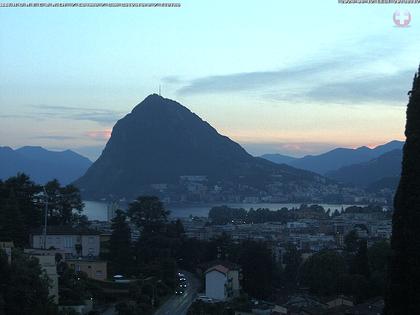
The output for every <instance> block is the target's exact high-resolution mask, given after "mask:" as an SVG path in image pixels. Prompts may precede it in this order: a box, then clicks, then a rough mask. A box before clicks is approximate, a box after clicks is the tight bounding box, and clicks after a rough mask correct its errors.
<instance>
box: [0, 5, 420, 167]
mask: <svg viewBox="0 0 420 315" xmlns="http://www.w3.org/2000/svg"><path fill="white" fill-rule="evenodd" d="M2 2H12V1H2ZM13 2H19V1H13ZM21 2H22V1H21ZM25 2H28V1H25ZM37 2H38V1H37ZM61 2H71V1H68V0H67V1H61ZM89 2H95V1H89ZM96 2H98V1H96ZM126 2H129V1H126ZM131 2H133V1H131ZM161 2H162V1H161ZM179 3H180V4H181V7H178V8H9V7H0V146H10V147H12V148H17V147H21V146H24V145H40V146H43V147H45V148H48V149H52V150H64V149H73V150H75V151H76V152H79V153H81V154H83V155H85V156H88V157H89V158H91V159H92V160H94V159H96V158H97V157H98V155H99V154H100V153H101V151H102V149H103V148H104V146H105V144H106V141H107V139H108V138H109V136H110V135H111V131H112V127H113V125H114V124H115V122H116V121H117V120H118V119H120V118H122V117H124V115H126V114H127V113H129V112H130V111H131V110H132V108H133V107H134V106H135V105H137V104H138V103H140V102H141V101H142V100H143V99H144V98H145V97H146V96H147V95H149V94H151V93H156V92H158V89H159V85H161V88H162V96H164V97H167V98H171V99H174V100H177V101H178V102H180V103H182V104H183V105H184V106H186V107H188V108H189V109H190V110H191V111H193V112H195V113H196V114H198V115H199V116H200V117H201V118H202V119H204V120H206V121H208V122H209V123H210V124H211V125H213V126H214V127H215V128H216V129H217V130H218V131H219V132H220V133H222V134H224V135H227V136H228V137H230V138H231V139H233V140H234V141H237V142H239V143H240V144H241V145H242V146H244V147H245V148H246V149H247V150H248V151H249V152H250V153H251V154H254V155H261V154H264V153H282V154H287V155H292V156H304V155H306V154H318V153H321V152H325V151H327V150H329V149H332V148H335V147H338V146H340V147H358V146H362V145H367V146H370V147H374V146H376V145H379V144H383V143H385V142H388V141H391V140H394V139H399V140H403V139H404V134H403V132H404V125H405V109H406V104H407V100H408V98H407V97H408V96H407V92H408V91H409V90H410V87H411V84H412V79H413V76H414V73H415V72H416V70H417V69H418V65H419V62H420V56H419V51H420V41H419V40H418V39H419V38H420V4H418V5H403V4H400V5H394V4H363V5H362V4H346V5H344V4H339V3H338V2H337V0H318V1H315V0H293V1H278V0H273V1H270V0H268V1H263V2H261V1H239V0H231V1H222V0H211V1H210V0H200V1H197V0H180V1H179ZM397 10H398V11H400V12H401V14H403V13H404V12H406V11H408V12H410V13H411V17H412V19H411V23H410V24H409V27H397V26H396V25H395V23H394V20H393V15H394V13H395V12H396V11H397Z"/></svg>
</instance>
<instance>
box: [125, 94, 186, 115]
mask: <svg viewBox="0 0 420 315" xmlns="http://www.w3.org/2000/svg"><path fill="white" fill-rule="evenodd" d="M150 111H153V112H160V113H163V112H168V111H169V112H170V111H172V112H173V111H186V112H190V110H189V109H188V108H186V107H185V106H183V105H181V104H180V103H178V102H176V101H174V100H171V99H169V98H164V97H162V96H160V95H158V94H151V95H149V96H147V97H146V98H145V99H144V100H143V101H142V102H141V103H139V104H138V105H137V106H136V107H134V108H133V110H132V111H131V113H132V114H137V113H142V112H150Z"/></svg>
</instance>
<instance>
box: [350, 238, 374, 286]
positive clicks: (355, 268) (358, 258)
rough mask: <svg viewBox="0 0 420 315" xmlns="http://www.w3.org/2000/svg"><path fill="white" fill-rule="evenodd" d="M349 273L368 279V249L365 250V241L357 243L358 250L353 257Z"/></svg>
mask: <svg viewBox="0 0 420 315" xmlns="http://www.w3.org/2000/svg"><path fill="white" fill-rule="evenodd" d="M351 272H352V273H353V274H358V275H362V276H365V277H366V278H369V276H370V268H369V258H368V249H367V241H366V240H360V241H359V248H358V249H357V252H356V254H355V255H354V257H353V263H352V266H351Z"/></svg>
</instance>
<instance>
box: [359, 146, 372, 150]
mask: <svg viewBox="0 0 420 315" xmlns="http://www.w3.org/2000/svg"><path fill="white" fill-rule="evenodd" d="M356 150H357V151H370V150H372V149H371V148H369V147H367V146H365V145H364V146H361V147H358V148H357V149H356Z"/></svg>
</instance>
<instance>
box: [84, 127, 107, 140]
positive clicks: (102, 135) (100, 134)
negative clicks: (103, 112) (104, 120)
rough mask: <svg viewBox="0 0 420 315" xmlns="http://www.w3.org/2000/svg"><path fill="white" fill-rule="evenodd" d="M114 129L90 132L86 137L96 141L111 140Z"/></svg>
mask: <svg viewBox="0 0 420 315" xmlns="http://www.w3.org/2000/svg"><path fill="white" fill-rule="evenodd" d="M111 134H112V129H105V130H95V131H88V132H87V133H86V135H87V136H88V137H89V138H92V139H96V140H108V139H109V138H111Z"/></svg>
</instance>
